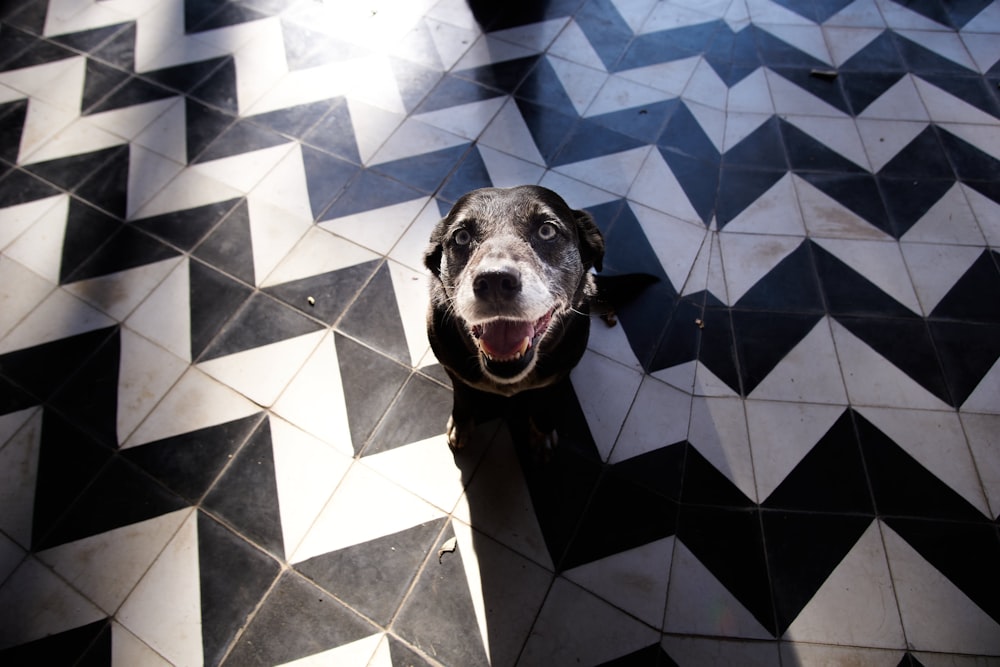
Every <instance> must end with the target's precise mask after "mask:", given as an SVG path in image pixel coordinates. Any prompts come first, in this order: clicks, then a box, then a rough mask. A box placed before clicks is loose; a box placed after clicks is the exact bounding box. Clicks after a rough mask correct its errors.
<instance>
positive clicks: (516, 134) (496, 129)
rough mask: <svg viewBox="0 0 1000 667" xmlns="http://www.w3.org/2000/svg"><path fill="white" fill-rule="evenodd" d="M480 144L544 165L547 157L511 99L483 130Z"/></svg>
mask: <svg viewBox="0 0 1000 667" xmlns="http://www.w3.org/2000/svg"><path fill="white" fill-rule="evenodd" d="M478 143H479V145H480V146H488V147H490V148H495V149H497V150H499V151H502V152H503V153H505V154H507V155H513V156H516V157H519V158H521V159H523V160H527V161H528V162H530V163H532V164H536V165H544V164H545V158H544V157H543V156H542V154H541V152H540V151H539V148H538V146H536V144H535V139H534V137H533V136H532V132H531V130H530V128H529V127H528V124H527V123H526V122H525V119H524V117H523V116H522V115H521V112H520V110H519V109H518V106H517V104H515V103H514V102H513V101H509V102H508V103H507V104H505V105H504V106H503V107H502V108H501V109H500V111H499V112H498V113H497V115H496V116H494V117H493V120H492V121H491V122H490V124H489V125H488V126H487V127H486V129H485V130H484V131H483V134H482V136H480V137H479V141H478Z"/></svg>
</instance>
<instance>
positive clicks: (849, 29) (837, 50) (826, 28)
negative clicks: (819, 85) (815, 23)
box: [823, 3, 884, 67]
mask: <svg viewBox="0 0 1000 667" xmlns="http://www.w3.org/2000/svg"><path fill="white" fill-rule="evenodd" d="M854 4H855V5H857V4H859V3H854ZM872 5H874V3H872ZM874 15H875V16H877V17H878V18H877V19H875V20H877V21H878V22H879V24H880V25H879V27H870V26H869V27H866V26H857V27H855V26H844V27H842V26H840V25H838V24H835V23H834V21H835V20H837V16H833V17H831V19H830V21H829V22H827V23H825V24H823V34H824V35H825V36H826V42H827V44H828V45H829V47H830V56H831V58H832V64H833V65H834V66H835V67H840V66H842V65H843V64H844V63H846V62H848V61H849V60H850V59H851V58H853V57H854V56H855V55H856V54H857V53H858V52H859V51H862V50H863V49H864V48H865V47H866V46H868V45H869V44H871V43H872V42H873V41H874V40H875V39H877V38H878V37H879V36H880V35H881V34H882V33H883V32H884V27H882V26H881V22H882V18H881V16H880V15H879V14H878V10H877V9H876V10H875V11H874ZM865 18H867V17H864V16H862V18H860V19H859V22H862V23H863V22H865ZM844 20H845V21H846V20H849V19H846V18H845V19H844Z"/></svg>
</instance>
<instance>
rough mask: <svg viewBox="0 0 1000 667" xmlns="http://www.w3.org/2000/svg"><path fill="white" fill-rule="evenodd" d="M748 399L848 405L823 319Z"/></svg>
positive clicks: (825, 319)
mask: <svg viewBox="0 0 1000 667" xmlns="http://www.w3.org/2000/svg"><path fill="white" fill-rule="evenodd" d="M750 398H756V399H763V400H775V401H805V402H811V403H825V404H832V405H847V402H848V401H847V393H846V390H845V388H844V380H843V377H842V376H841V369H840V366H839V364H838V360H837V350H836V347H834V343H833V337H832V335H831V333H830V320H829V319H828V318H826V317H824V318H822V319H821V320H820V321H819V322H817V323H816V326H814V327H813V328H812V330H811V331H810V332H809V333H808V334H806V336H805V337H804V338H803V339H802V340H801V341H799V342H798V344H797V345H796V346H795V347H794V348H792V349H791V350H790V351H789V352H788V354H786V355H785V357H784V358H783V359H782V360H781V361H780V362H778V364H777V365H776V366H775V367H774V368H773V369H772V370H771V372H770V373H768V374H767V377H765V378H764V379H763V380H761V382H760V383H759V384H758V385H757V386H756V387H754V389H753V391H752V392H751V393H750Z"/></svg>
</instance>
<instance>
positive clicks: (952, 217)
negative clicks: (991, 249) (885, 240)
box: [900, 183, 984, 247]
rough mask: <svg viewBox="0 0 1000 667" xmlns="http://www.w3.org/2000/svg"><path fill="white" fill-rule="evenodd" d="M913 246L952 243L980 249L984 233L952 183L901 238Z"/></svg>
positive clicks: (957, 185)
mask: <svg viewBox="0 0 1000 667" xmlns="http://www.w3.org/2000/svg"><path fill="white" fill-rule="evenodd" d="M900 240H901V241H907V242H915V243H935V244H945V243H954V244H961V245H968V246H976V247H982V246H983V245H984V238H983V232H982V231H981V230H980V228H979V225H978V224H976V214H975V213H974V212H973V210H972V207H971V206H970V205H969V200H968V199H967V198H966V196H965V191H964V190H963V186H962V185H961V184H959V183H955V185H953V186H952V187H951V189H950V190H948V192H946V193H945V194H944V196H942V197H941V199H939V200H938V201H937V203H936V204H934V205H933V206H931V207H930V208H929V209H928V210H927V212H926V213H924V215H923V216H922V217H921V218H920V219H919V220H917V222H916V223H915V224H914V225H913V226H912V227H910V229H908V230H907V231H906V233H905V234H903V236H902V237H900Z"/></svg>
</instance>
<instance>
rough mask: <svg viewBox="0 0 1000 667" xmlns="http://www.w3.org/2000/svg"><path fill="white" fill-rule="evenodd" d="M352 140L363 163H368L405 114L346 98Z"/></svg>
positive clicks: (400, 123)
mask: <svg viewBox="0 0 1000 667" xmlns="http://www.w3.org/2000/svg"><path fill="white" fill-rule="evenodd" d="M347 108H348V110H349V111H350V116H351V125H352V127H353V128H354V141H355V143H356V144H357V146H358V155H359V156H360V158H361V162H362V163H363V164H368V163H369V162H370V160H371V159H372V157H373V156H374V155H375V153H377V152H378V150H379V148H381V147H382V144H384V143H385V142H386V140H387V139H388V138H389V137H391V136H392V134H393V133H394V132H395V131H396V130H397V129H398V128H399V126H400V125H402V124H403V121H404V120H405V119H406V115H405V114H403V113H401V112H399V111H389V110H387V109H381V108H379V107H377V106H373V105H371V104H366V103H364V102H361V101H359V100H355V99H353V98H348V100H347Z"/></svg>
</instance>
